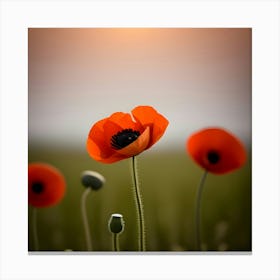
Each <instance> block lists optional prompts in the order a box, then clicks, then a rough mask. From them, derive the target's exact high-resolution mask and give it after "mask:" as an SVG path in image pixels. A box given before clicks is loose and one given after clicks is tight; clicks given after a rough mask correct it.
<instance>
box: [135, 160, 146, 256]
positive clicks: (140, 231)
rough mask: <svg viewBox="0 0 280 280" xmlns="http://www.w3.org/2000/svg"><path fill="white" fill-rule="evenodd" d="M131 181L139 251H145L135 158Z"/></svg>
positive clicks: (142, 213)
mask: <svg viewBox="0 0 280 280" xmlns="http://www.w3.org/2000/svg"><path fill="white" fill-rule="evenodd" d="M132 179H133V185H134V188H133V190H134V196H135V202H136V208H137V219H138V244H139V251H146V244H145V221H144V210H143V203H142V201H141V194H140V188H139V181H138V176H137V163H136V157H135V156H133V157H132Z"/></svg>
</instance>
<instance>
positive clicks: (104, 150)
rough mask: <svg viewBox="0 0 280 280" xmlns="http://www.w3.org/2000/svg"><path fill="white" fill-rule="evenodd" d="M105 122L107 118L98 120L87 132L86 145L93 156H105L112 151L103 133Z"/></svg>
mask: <svg viewBox="0 0 280 280" xmlns="http://www.w3.org/2000/svg"><path fill="white" fill-rule="evenodd" d="M107 122H108V118H106V119H103V120H100V121H98V122H97V123H96V124H95V125H94V126H93V127H92V128H91V130H90V132H89V136H88V140H87V145H86V146H87V150H88V152H89V154H90V155H91V156H92V157H93V158H107V157H109V156H110V155H111V154H112V153H113V150H112V149H111V147H110V145H108V143H107V141H106V135H105V133H104V125H105V124H106V123H107Z"/></svg>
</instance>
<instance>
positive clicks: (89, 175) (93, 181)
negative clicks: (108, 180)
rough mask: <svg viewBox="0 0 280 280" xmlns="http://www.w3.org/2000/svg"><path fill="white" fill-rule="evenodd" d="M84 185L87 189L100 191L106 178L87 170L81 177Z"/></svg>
mask: <svg viewBox="0 0 280 280" xmlns="http://www.w3.org/2000/svg"><path fill="white" fill-rule="evenodd" d="M81 180H82V184H83V185H84V186H85V187H86V188H92V189H93V190H95V191H97V190H99V189H100V188H101V187H102V186H103V185H104V183H105V178H104V177H103V176H102V175H101V174H100V173H98V172H95V171H90V170H86V171H84V172H83V173H82V175H81Z"/></svg>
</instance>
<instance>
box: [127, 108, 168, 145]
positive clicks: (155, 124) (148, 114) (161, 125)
mask: <svg viewBox="0 0 280 280" xmlns="http://www.w3.org/2000/svg"><path fill="white" fill-rule="evenodd" d="M132 115H133V117H134V118H135V119H136V120H137V121H138V122H140V123H141V125H142V126H144V127H147V126H150V129H151V131H150V134H151V137H150V143H149V145H148V147H147V148H149V147H151V146H152V145H153V144H155V143H156V142H157V141H158V140H159V139H160V138H161V136H162V135H163V134H164V132H165V130H166V128H167V126H168V124H169V122H168V120H167V119H166V118H165V117H164V116H162V115H161V114H159V113H158V112H157V111H156V110H155V109H154V108H153V107H151V106H138V107H136V108H134V109H133V110H132Z"/></svg>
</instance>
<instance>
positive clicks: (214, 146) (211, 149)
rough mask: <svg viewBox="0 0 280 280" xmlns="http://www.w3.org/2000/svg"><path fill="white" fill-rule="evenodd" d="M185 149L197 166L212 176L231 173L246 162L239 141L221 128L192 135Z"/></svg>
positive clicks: (208, 129)
mask: <svg viewBox="0 0 280 280" xmlns="http://www.w3.org/2000/svg"><path fill="white" fill-rule="evenodd" d="M186 149H187V151H188V153H189V154H190V155H191V157H192V158H193V160H194V161H195V162H196V163H197V164H199V165H200V166H201V167H202V168H204V169H205V170H207V171H209V172H211V173H214V174H224V173H228V172H231V171H233V170H235V169H238V168H240V167H241V166H243V165H244V163H245V161H246V150H245V147H244V146H243V144H242V143H241V141H240V140H239V139H238V138H237V137H236V136H234V135H233V134H231V133H229V132H228V131H226V130H224V129H221V128H207V129H203V130H200V131H198V132H196V133H194V134H193V135H191V136H190V137H189V139H188V140H187V143H186Z"/></svg>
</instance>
